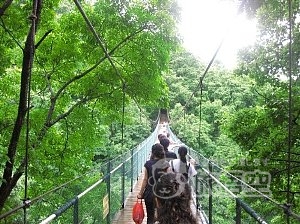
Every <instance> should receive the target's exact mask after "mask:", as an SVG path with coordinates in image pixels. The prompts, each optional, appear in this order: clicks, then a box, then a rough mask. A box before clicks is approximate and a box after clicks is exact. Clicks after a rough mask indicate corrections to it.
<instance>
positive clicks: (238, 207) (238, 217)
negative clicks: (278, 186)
mask: <svg viewBox="0 0 300 224" xmlns="http://www.w3.org/2000/svg"><path fill="white" fill-rule="evenodd" d="M167 129H168V132H169V134H170V138H172V139H173V140H174V141H175V142H176V143H177V144H178V145H184V146H186V147H187V148H188V152H189V155H188V156H189V159H194V160H196V158H194V157H195V156H197V157H201V160H205V161H206V162H207V164H208V167H209V170H207V169H205V168H204V167H203V166H202V165H201V164H200V163H199V164H197V169H198V172H199V170H202V171H203V173H204V174H205V175H206V176H207V177H208V178H209V180H208V185H209V186H208V187H209V189H208V190H209V205H208V207H209V211H208V212H209V217H208V218H207V216H206V215H205V216H204V217H205V219H206V220H205V222H206V223H212V211H211V210H212V194H213V192H212V190H213V188H212V183H211V180H213V181H214V183H216V184H217V185H218V186H220V187H221V188H222V189H224V190H225V191H226V192H227V193H228V194H229V195H230V196H231V197H232V198H233V199H235V201H236V218H235V220H236V224H240V223H241V208H243V209H244V211H245V212H246V213H247V214H249V215H250V216H251V217H252V218H253V219H255V220H256V221H257V222H258V223H261V224H266V223H267V222H266V221H264V220H263V218H262V217H260V215H258V214H257V213H256V212H255V211H254V210H253V209H252V208H251V207H250V206H249V205H248V204H247V203H245V202H244V201H243V200H242V199H241V198H240V197H238V196H237V195H236V194H235V193H233V192H232V191H231V190H230V189H229V188H228V187H226V186H225V185H224V184H223V183H222V182H221V181H220V180H219V179H218V178H217V177H215V176H214V175H213V172H212V166H214V167H217V168H218V169H220V170H222V172H224V173H225V174H226V175H227V176H228V177H231V178H233V179H235V180H236V181H238V182H239V183H240V185H242V186H245V187H247V188H248V189H250V190H251V192H255V193H256V194H257V195H259V196H261V197H262V198H264V199H265V200H266V201H269V202H271V203H273V204H274V205H276V206H277V207H278V208H280V209H282V210H283V212H284V213H287V214H288V215H289V216H291V217H293V218H294V219H295V220H298V221H299V220H300V216H299V215H297V214H295V213H294V212H292V211H291V210H288V209H287V208H286V206H284V205H282V204H280V203H278V202H276V201H275V200H274V199H272V198H271V197H269V196H268V195H265V194H263V193H261V192H260V191H258V190H257V189H255V188H254V187H252V186H251V185H249V184H247V183H245V182H244V181H242V180H241V179H239V178H238V177H236V176H234V175H232V174H231V173H229V172H227V171H226V170H224V169H223V168H221V167H220V166H218V165H217V164H216V163H214V162H213V161H211V160H209V159H207V158H206V157H204V156H203V155H201V154H200V153H199V152H196V151H195V150H193V149H191V148H190V147H188V146H187V145H185V144H184V143H182V142H181V141H180V139H179V138H178V137H177V136H176V135H175V134H174V133H173V132H172V130H171V129H170V127H167ZM192 154H193V155H194V156H192ZM201 182H203V179H200V178H199V175H196V177H195V181H192V184H193V187H194V188H195V189H196V194H197V193H198V192H197V190H198V185H199V184H201ZM194 203H195V204H196V205H197V208H198V209H199V206H200V205H199V201H198V197H196V198H195V201H194ZM201 212H202V213H203V211H201Z"/></svg>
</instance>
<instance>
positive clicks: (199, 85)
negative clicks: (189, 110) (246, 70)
mask: <svg viewBox="0 0 300 224" xmlns="http://www.w3.org/2000/svg"><path fill="white" fill-rule="evenodd" d="M244 4H245V0H243V1H242V2H241V4H240V6H239V8H238V10H237V13H236V16H238V14H239V13H240V12H241V10H242V8H243V7H244ZM230 29H231V27H230V26H228V27H227V30H226V32H225V34H224V35H223V38H222V39H221V41H220V43H219V45H218V47H217V49H216V51H215V53H214V55H213V57H212V58H211V60H210V62H209V63H208V65H207V67H206V69H205V71H204V73H203V75H202V76H200V78H199V82H198V85H197V86H196V88H195V89H194V91H193V92H192V94H191V96H190V98H189V99H188V100H187V101H186V104H185V106H184V108H186V107H187V106H188V104H189V102H191V99H192V98H193V97H194V95H195V94H196V92H197V91H198V90H199V88H200V89H201V88H202V85H203V80H204V78H205V76H206V74H207V73H208V71H209V69H210V68H211V66H212V64H213V62H214V61H215V59H216V56H217V54H218V53H219V51H220V49H221V47H222V45H223V43H224V41H225V39H226V36H227V34H228V32H229V30H230Z"/></svg>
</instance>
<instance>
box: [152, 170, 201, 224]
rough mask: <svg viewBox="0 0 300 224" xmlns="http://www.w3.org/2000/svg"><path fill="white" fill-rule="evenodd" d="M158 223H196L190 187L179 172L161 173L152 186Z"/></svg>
mask: <svg viewBox="0 0 300 224" xmlns="http://www.w3.org/2000/svg"><path fill="white" fill-rule="evenodd" d="M153 190H154V195H155V196H156V202H157V221H158V223H159V224H173V223H176V224H197V223H198V221H197V219H196V217H195V215H194V214H193V212H192V210H191V200H192V196H191V188H190V186H189V184H188V183H187V182H186V181H185V177H184V176H183V175H182V174H180V173H166V174H163V175H162V176H161V177H160V178H159V180H158V181H157V183H156V184H155V186H154V188H153Z"/></svg>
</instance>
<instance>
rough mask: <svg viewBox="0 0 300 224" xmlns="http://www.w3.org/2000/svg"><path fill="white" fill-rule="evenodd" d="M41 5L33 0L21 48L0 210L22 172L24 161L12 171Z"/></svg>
mask: <svg viewBox="0 0 300 224" xmlns="http://www.w3.org/2000/svg"><path fill="white" fill-rule="evenodd" d="M41 5H42V2H41V1H40V0H35V1H33V10H32V15H31V16H30V19H31V20H32V24H31V27H30V29H29V32H28V35H27V38H26V42H25V47H24V50H23V64H22V73H21V86H20V95H19V106H18V114H17V117H16V120H15V124H14V128H13V132H12V136H11V139H10V143H9V146H8V148H7V156H8V160H7V161H6V163H5V168H4V172H3V180H2V183H1V186H0V211H1V210H2V209H3V207H4V204H5V202H6V200H7V199H8V197H9V196H10V194H11V192H12V190H13V189H14V187H15V186H16V184H17V182H18V180H19V179H20V177H21V176H22V175H23V173H24V165H25V163H23V162H22V161H21V162H20V163H21V164H23V165H22V166H21V167H19V168H18V169H17V170H16V171H15V173H13V170H14V166H15V155H16V152H17V147H18V142H19V139H20V134H21V130H22V127H23V126H24V119H25V116H26V113H27V112H29V108H27V102H28V91H29V86H30V76H31V67H32V64H33V59H34V53H35V44H34V42H35V41H34V36H35V31H36V20H37V18H39V16H40V12H41Z"/></svg>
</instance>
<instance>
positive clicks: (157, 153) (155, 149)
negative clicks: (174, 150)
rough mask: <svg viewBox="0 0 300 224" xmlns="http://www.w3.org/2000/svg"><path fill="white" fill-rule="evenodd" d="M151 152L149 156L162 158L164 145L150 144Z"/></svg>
mask: <svg viewBox="0 0 300 224" xmlns="http://www.w3.org/2000/svg"><path fill="white" fill-rule="evenodd" d="M151 153H152V155H151V157H152V158H154V159H163V158H164V157H165V151H164V147H163V146H162V145H161V144H160V143H156V144H154V145H153V146H152V149H151Z"/></svg>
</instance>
